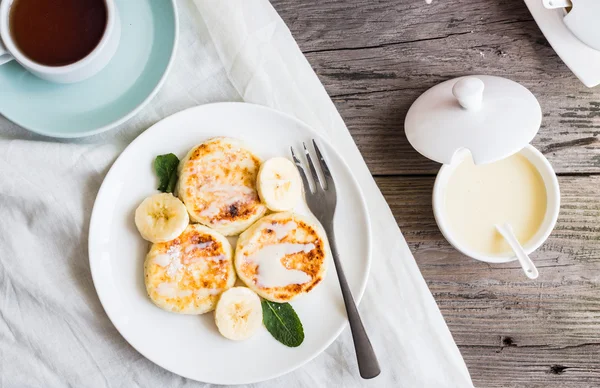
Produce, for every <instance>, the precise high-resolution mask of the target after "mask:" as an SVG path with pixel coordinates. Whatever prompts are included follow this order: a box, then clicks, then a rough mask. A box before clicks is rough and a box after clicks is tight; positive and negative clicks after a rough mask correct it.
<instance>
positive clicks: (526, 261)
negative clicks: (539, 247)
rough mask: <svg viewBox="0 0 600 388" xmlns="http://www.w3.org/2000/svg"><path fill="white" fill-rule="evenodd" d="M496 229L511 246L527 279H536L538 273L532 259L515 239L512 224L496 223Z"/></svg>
mask: <svg viewBox="0 0 600 388" xmlns="http://www.w3.org/2000/svg"><path fill="white" fill-rule="evenodd" d="M496 230H498V232H499V233H500V234H501V235H502V237H504V239H505V240H506V242H507V243H508V245H510V247H511V248H512V250H513V252H514V253H515V255H516V256H517V259H518V260H519V263H521V267H523V271H524V272H525V275H527V277H528V278H529V279H537V277H538V276H539V274H540V273H539V272H538V270H537V268H536V267H535V264H533V261H531V259H530V258H529V256H527V253H525V250H523V247H522V246H521V244H520V243H519V240H517V237H516V236H515V232H514V231H513V228H512V226H510V224H508V223H507V224H504V225H502V226H500V225H497V224H496Z"/></svg>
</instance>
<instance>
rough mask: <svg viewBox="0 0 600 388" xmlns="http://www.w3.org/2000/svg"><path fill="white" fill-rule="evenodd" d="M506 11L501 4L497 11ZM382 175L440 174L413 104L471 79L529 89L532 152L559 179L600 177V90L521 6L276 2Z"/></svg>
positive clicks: (370, 161)
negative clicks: (536, 105) (415, 136)
mask: <svg viewBox="0 0 600 388" xmlns="http://www.w3.org/2000/svg"><path fill="white" fill-rule="evenodd" d="M495 3H501V4H495ZM274 4H275V6H276V7H277V9H278V10H279V11H280V12H281V14H282V16H283V17H284V19H285V20H286V21H287V22H288V23H289V25H290V28H291V30H292V33H293V34H294V35H295V36H296V38H297V39H298V41H299V44H300V46H301V47H302V48H304V49H305V51H306V52H307V58H308V59H309V61H310V62H311V64H312V65H313V67H314V68H315V71H316V72H317V74H318V75H319V77H320V78H321V80H322V81H323V83H324V85H325V87H326V88H327V90H328V92H329V93H330V95H331V96H332V98H333V100H334V102H335V103H336V105H337V107H338V109H339V111H340V113H341V115H342V117H343V118H344V119H345V120H346V123H347V124H348V127H349V128H350V131H351V132H352V135H353V137H354V139H355V141H356V142H357V144H358V146H359V148H360V149H361V151H362V152H363V155H364V156H365V159H366V161H367V164H368V165H369V167H370V168H371V171H372V172H373V173H374V174H386V175H387V174H432V173H435V172H436V171H437V169H438V166H437V165H436V164H435V163H433V162H431V161H429V160H427V159H425V158H423V157H421V156H420V155H418V154H417V153H416V152H415V151H414V150H413V149H412V148H411V146H410V145H409V144H408V143H407V141H406V138H405V136H404V129H403V126H404V116H405V115H406V112H407V110H408V108H409V107H410V104H411V103H412V102H413V101H414V100H415V99H416V98H417V97H418V96H419V95H420V94H421V93H422V92H424V91H425V90H426V89H428V88H429V87H431V86H433V85H435V84H437V83H439V82H441V81H443V80H446V79H449V78H452V77H456V76H460V75H465V74H492V75H499V76H505V77H509V78H511V79H513V80H515V81H517V82H520V83H522V84H523V85H525V86H526V87H528V88H529V89H531V90H532V92H533V93H534V94H535V95H536V96H537V97H538V99H539V101H540V104H541V105H542V110H543V112H544V120H543V124H542V128H541V129H540V132H539V134H538V136H537V137H536V139H535V140H534V142H533V144H534V145H535V146H537V147H538V148H540V149H541V150H542V151H543V152H545V153H546V155H547V157H548V158H549V160H550V161H551V163H552V164H553V165H554V166H555V168H556V170H557V171H558V172H559V173H571V172H576V173H587V172H594V173H598V172H600V141H599V140H600V139H599V138H598V135H599V134H600V92H599V91H598V90H597V89H591V90H590V89H587V88H586V87H585V86H583V85H582V84H581V83H580V82H579V81H578V80H577V79H576V78H575V77H574V76H573V75H572V74H571V73H570V72H569V70H568V68H567V67H566V66H565V65H564V64H563V63H562V62H561V60H560V59H559V58H558V56H557V55H556V54H555V53H554V51H553V50H552V49H551V47H549V45H548V43H547V41H546V40H545V39H544V37H543V35H542V34H541V32H540V31H539V29H538V28H537V26H536V25H535V23H534V22H533V21H532V19H531V16H530V15H529V14H528V12H527V9H526V7H525V5H524V4H523V3H522V2H519V1H517V2H473V1H453V2H452V4H451V5H450V4H448V3H446V2H442V1H438V2H436V3H435V5H433V6H426V5H425V4H424V2H423V3H421V2H419V1H391V0H390V1H379V2H375V3H374V4H372V2H361V1H350V2H348V1H342V0H337V1H325V2H320V1H316V0H311V1H308V2H301V3H297V2H290V1H275V2H274Z"/></svg>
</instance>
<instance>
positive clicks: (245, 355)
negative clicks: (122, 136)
mask: <svg viewBox="0 0 600 388" xmlns="http://www.w3.org/2000/svg"><path fill="white" fill-rule="evenodd" d="M214 136H229V137H235V138H238V139H241V140H243V141H245V142H246V143H247V144H248V146H249V147H250V148H251V149H253V150H254V151H255V152H256V153H257V155H259V156H260V157H261V158H263V159H267V158H270V157H274V156H285V157H288V158H289V157H290V151H289V150H290V146H294V147H296V149H297V150H300V149H301V146H302V142H307V144H309V142H310V140H311V139H313V138H314V139H316V140H317V143H318V144H319V145H320V146H321V151H323V154H324V156H325V158H326V160H328V164H329V167H330V169H331V171H332V174H333V177H334V179H335V182H336V188H337V193H338V206H337V212H336V218H335V228H336V237H337V243H338V248H339V253H340V257H341V260H342V262H343V265H344V272H345V273H346V276H347V278H348V282H349V284H350V287H351V289H352V293H353V295H354V296H355V299H357V300H360V298H361V296H362V294H363V292H364V289H365V286H366V283H367V276H368V273H369V266H370V240H371V232H370V225H369V218H368V215H367V211H366V205H365V201H364V199H363V196H362V193H361V191H360V188H359V187H358V184H357V183H356V181H355V180H354V178H353V176H352V173H351V172H350V170H349V168H348V166H347V165H346V164H345V163H344V162H343V160H342V159H341V157H340V156H339V155H338V154H337V153H336V152H335V151H334V149H333V148H332V146H331V145H329V144H328V143H327V142H326V141H325V140H323V139H322V138H321V137H320V136H319V135H318V134H317V133H316V132H314V131H313V130H312V129H310V128H309V127H308V126H307V125H306V124H304V123H302V122H300V121H298V120H297V119H295V118H293V117H291V116H287V115H285V114H283V113H280V112H277V111H274V110H271V109H269V108H265V107H261V106H258V105H251V104H244V103H219V104H211V105H203V106H199V107H195V108H191V109H188V110H185V111H183V112H179V113H177V114H175V115H173V116H170V117H168V118H166V119H164V120H162V121H160V122H159V123H157V124H155V125H154V126H152V127H151V128H149V129H148V130H147V131H146V132H144V133H143V134H141V135H140V136H139V137H138V138H137V139H135V140H134V141H133V142H132V143H131V144H130V145H129V146H128V147H127V148H126V149H125V151H123V153H122V154H121V156H119V158H118V159H117V161H116V162H115V163H114V165H113V166H112V168H111V169H110V171H109V172H108V174H107V176H106V178H105V180H104V183H103V184H102V187H101V188H100V191H99V193H98V197H97V198H96V203H95V205H94V210H93V212H92V218H91V222H90V235H89V255H90V267H91V271H92V277H93V279H94V284H95V286H96V291H97V292H98V296H99V297H100V301H101V302H102V305H103V306H104V309H105V310H106V313H107V314H108V316H109V318H110V319H111V321H112V322H113V324H114V325H115V327H116V328H117V329H118V330H119V332H120V333H121V334H122V335H123V337H124V338H125V339H126V340H127V341H128V342H129V343H130V344H131V345H132V346H133V347H134V348H135V349H137V350H138V351H139V352H140V353H141V354H143V355H144V356H145V357H147V358H148V359H150V360H151V361H153V362H155V363H156V364H158V365H160V366H162V367H163V368H165V369H168V370H170V371H172V372H174V373H177V374H178V375H181V376H184V377H188V378H191V379H194V380H198V381H203V382H208V383H215V384H247V383H253V382H258V381H263V380H267V379H270V378H273V377H277V376H279V375H282V374H284V373H287V372H290V371H292V370H293V369H295V368H298V367H299V366H301V365H302V364H304V363H306V362H308V361H309V360H311V359H312V358H314V357H316V356H317V355H318V354H319V353H321V352H322V351H323V350H325V348H327V346H329V345H330V344H331V343H332V342H333V341H334V340H335V339H336V337H337V336H338V335H339V334H340V332H341V331H342V329H343V328H344V326H345V324H346V322H347V318H346V312H345V310H344V304H343V300H342V295H341V291H340V288H339V283H338V280H337V276H336V273H335V267H334V265H333V262H332V260H330V262H329V263H327V264H328V269H327V275H326V277H325V280H324V281H323V282H322V284H320V285H318V286H317V287H316V288H315V289H314V290H313V291H312V292H311V293H310V294H307V295H303V296H301V297H300V298H298V299H297V300H296V301H294V302H292V305H293V306H294V309H295V310H296V312H297V313H298V316H299V317H300V319H301V321H302V324H303V326H304V333H305V339H304V343H302V345H300V346H299V347H297V348H288V347H286V346H284V345H282V344H281V343H279V342H277V341H276V340H275V339H274V338H273V337H272V336H271V335H270V334H269V332H268V331H267V330H266V329H265V328H264V327H262V328H261V330H260V331H259V332H258V333H257V334H256V335H255V336H254V337H252V338H251V339H249V340H247V341H243V342H234V341H230V340H227V339H225V338H224V337H222V336H221V335H220V334H219V333H218V331H217V328H216V326H215V323H214V317H213V313H212V312H211V313H207V314H204V315H193V316H188V315H179V314H174V313H169V312H166V311H163V310H161V309H159V308H158V307H156V306H154V305H153V304H152V302H151V301H150V299H149V298H148V297H147V295H146V290H145V286H144V278H143V261H144V257H145V255H146V253H147V251H148V244H147V242H146V241H144V240H143V239H142V238H141V237H140V235H139V233H138V232H137V230H136V227H135V225H134V221H133V219H134V217H133V215H134V211H135V209H136V207H137V206H138V204H139V203H140V202H141V201H142V200H143V199H144V198H145V197H147V196H149V195H151V194H153V193H156V192H157V191H156V187H157V186H158V181H157V178H156V176H155V174H154V171H153V169H152V164H153V161H154V158H155V157H156V156H157V155H161V154H165V153H170V152H172V153H174V154H176V155H177V156H179V157H180V158H182V157H183V156H184V155H185V154H186V152H187V151H188V150H189V149H190V148H192V147H193V146H194V145H196V144H199V143H201V142H203V141H204V140H206V139H209V138H211V137H214ZM295 210H296V211H297V212H298V213H304V214H306V213H307V208H306V205H304V204H301V205H299V207H298V209H295Z"/></svg>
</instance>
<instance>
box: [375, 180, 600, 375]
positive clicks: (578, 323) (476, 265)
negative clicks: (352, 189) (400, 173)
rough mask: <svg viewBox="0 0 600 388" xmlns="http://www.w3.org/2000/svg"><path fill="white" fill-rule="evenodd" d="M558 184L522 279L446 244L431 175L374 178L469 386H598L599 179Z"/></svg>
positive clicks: (513, 269)
mask: <svg viewBox="0 0 600 388" xmlns="http://www.w3.org/2000/svg"><path fill="white" fill-rule="evenodd" d="M559 181H560V185H561V191H562V206H561V213H560V217H559V222H558V224H557V226H556V228H555V230H554V232H553V233H552V235H551V237H550V239H549V240H548V241H547V242H546V243H545V244H544V245H543V246H542V248H541V249H540V250H539V251H537V252H535V253H534V254H532V258H533V259H534V261H535V262H536V265H537V266H538V268H539V269H540V277H539V278H538V280H536V281H530V280H528V279H527V278H526V277H525V275H524V274H523V273H522V272H521V269H520V268H519V267H518V265H515V264H514V263H509V264H502V265H491V264H487V263H480V262H477V261H475V260H472V259H470V258H468V257H465V256H464V255H462V254H460V253H458V252H457V251H455V250H454V249H453V248H452V247H451V246H450V245H449V244H448V243H447V242H446V240H445V239H444V238H443V236H442V235H441V233H440V232H439V230H438V228H437V225H436V224H435V220H434V218H433V211H432V209H431V192H432V189H433V178H432V177H381V178H377V183H378V185H379V187H380V188H381V190H382V192H383V194H384V196H385V197H386V199H387V201H388V203H389V204H390V207H391V209H392V211H393V213H394V215H395V216H396V219H397V221H398V223H399V225H400V228H401V229H402V231H403V233H404V236H405V237H406V240H407V242H408V244H409V245H410V247H411V249H412V250H413V252H414V255H415V259H416V260H417V263H418V264H419V267H420V269H421V271H422V273H423V276H424V277H425V279H426V280H427V283H428V285H429V287H430V289H431V291H432V293H433V295H434V296H435V298H436V300H437V302H438V305H439V306H440V309H441V310H442V313H443V315H444V317H445V319H446V321H447V322H448V325H449V327H450V330H451V331H452V333H453V335H454V338H455V340H456V342H457V344H458V345H459V347H460V349H461V352H462V354H463V356H464V357H465V361H466V363H467V365H468V366H469V369H470V371H471V373H472V375H473V379H474V381H475V384H476V386H481V387H513V386H514V387H517V386H520V387H522V386H526V387H542V386H543V387H592V386H594V387H596V386H600V363H599V362H598V360H600V293H599V290H600V271H599V270H598V265H599V264H600V225H599V224H598V222H597V220H598V219H599V218H600V177H598V176H578V177H561V178H560V179H559ZM563 367H564V369H563Z"/></svg>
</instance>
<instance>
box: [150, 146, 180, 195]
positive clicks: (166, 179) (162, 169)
mask: <svg viewBox="0 0 600 388" xmlns="http://www.w3.org/2000/svg"><path fill="white" fill-rule="evenodd" d="M177 166H179V158H177V156H175V155H174V154H166V155H158V156H157V157H156V159H155V160H154V171H156V175H158V180H159V181H160V184H159V186H158V189H159V190H160V191H162V192H163V193H173V192H174V191H175V184H176V183H177Z"/></svg>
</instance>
